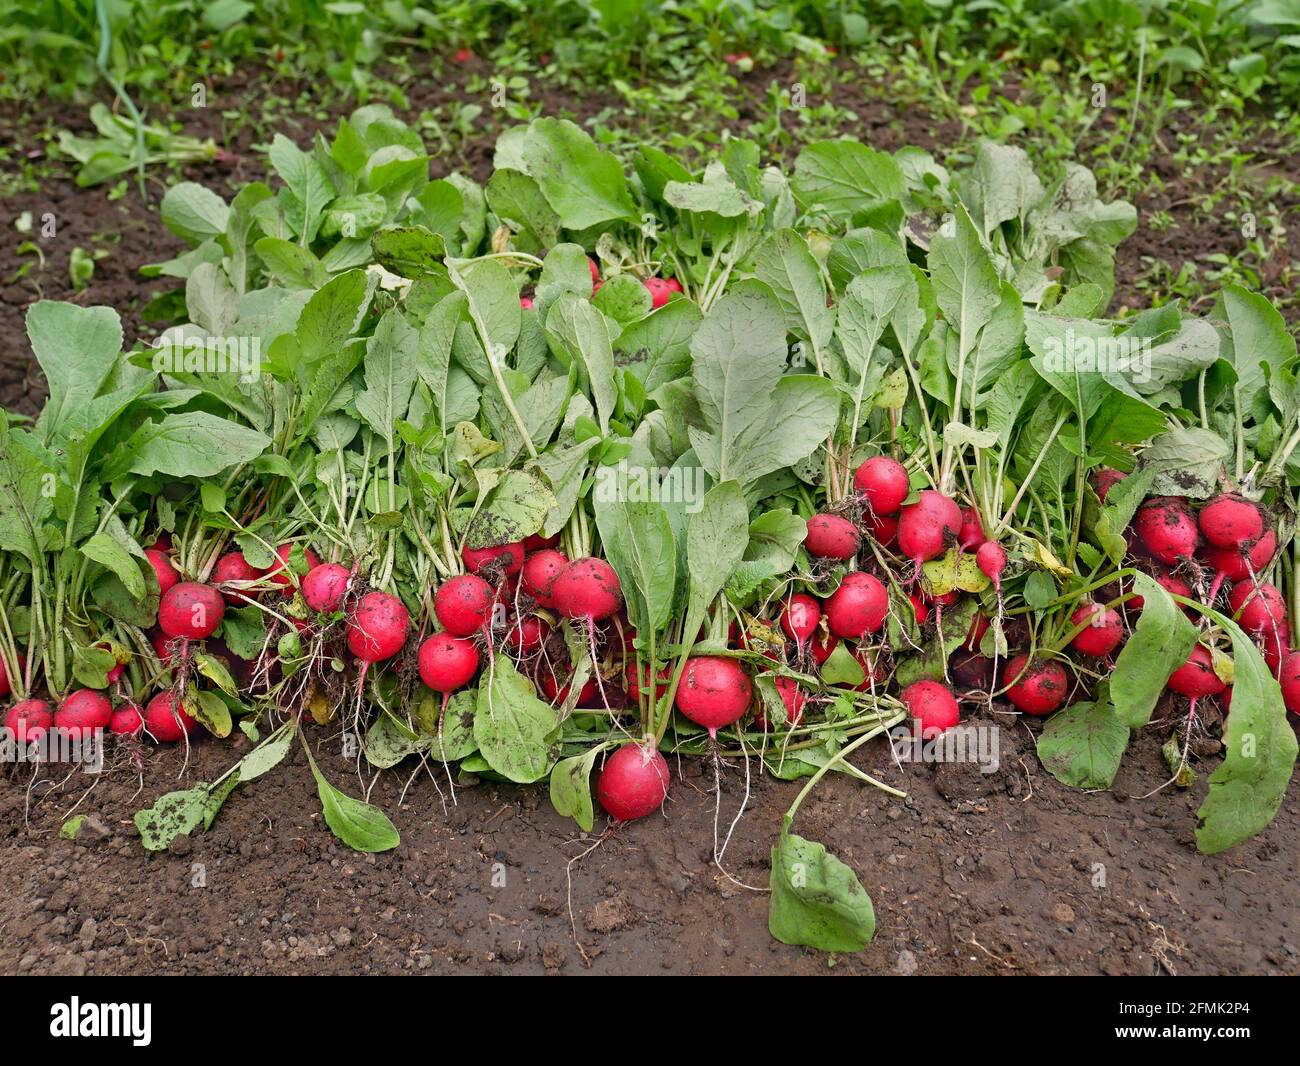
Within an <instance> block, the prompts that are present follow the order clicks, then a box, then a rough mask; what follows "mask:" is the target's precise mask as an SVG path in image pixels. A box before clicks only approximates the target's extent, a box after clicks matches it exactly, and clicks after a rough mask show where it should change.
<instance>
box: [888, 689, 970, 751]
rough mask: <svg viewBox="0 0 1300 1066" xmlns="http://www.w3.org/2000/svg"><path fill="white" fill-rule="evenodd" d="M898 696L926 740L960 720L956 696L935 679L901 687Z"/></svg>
mask: <svg viewBox="0 0 1300 1066" xmlns="http://www.w3.org/2000/svg"><path fill="white" fill-rule="evenodd" d="M898 698H899V700H900V701H901V702H902V704H903V706H904V707H906V708H907V711H908V713H909V714H910V715H911V716H912V717H913V718H915V719H916V720H917V722H919V723H920V727H921V736H922V738H924V739H926V740H928V739H930V738H931V737H935V736H938V735H939V734H940V733H942V732H944V731H945V730H948V729H951V728H952V727H953V726H955V725H956V724H957V723H958V722H959V721H960V720H961V713H960V711H958V709H957V697H956V696H954V695H953V694H952V692H951V691H950V690H949V689H947V688H945V687H944V686H943V685H941V684H939V682H937V681H917V682H915V683H914V684H911V685H908V686H907V688H905V689H903V691H902V692H901V693H900V694H899V697H898Z"/></svg>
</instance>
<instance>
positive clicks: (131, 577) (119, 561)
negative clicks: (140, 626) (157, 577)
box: [81, 533, 145, 600]
mask: <svg viewBox="0 0 1300 1066" xmlns="http://www.w3.org/2000/svg"><path fill="white" fill-rule="evenodd" d="M81 552H82V554H83V555H85V556H86V558H88V559H93V560H95V562H97V563H99V564H100V565H102V566H105V567H107V568H108V569H109V570H111V571H112V572H113V573H114V574H116V575H117V577H118V580H120V581H121V582H122V585H123V587H124V588H125V589H126V591H127V593H128V594H129V595H130V596H131V597H132V598H133V599H136V600H142V599H144V594H145V584H144V575H143V574H141V572H140V564H139V562H138V561H137V560H136V559H135V558H134V557H133V556H132V555H131V553H130V552H128V551H127V550H126V548H124V547H123V546H122V545H121V544H120V543H118V541H117V540H116V539H114V538H113V537H111V536H110V535H109V534H107V533H96V534H95V535H94V536H93V537H91V538H90V539H89V540H88V541H86V543H85V544H83V545H82V546H81Z"/></svg>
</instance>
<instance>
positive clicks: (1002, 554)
mask: <svg viewBox="0 0 1300 1066" xmlns="http://www.w3.org/2000/svg"><path fill="white" fill-rule="evenodd" d="M975 565H976V566H978V567H979V568H980V573H981V574H983V575H984V576H985V577H987V578H988V579H989V580H990V581H992V582H993V591H994V592H996V593H997V594H998V595H999V596H1001V595H1002V571H1003V570H1005V569H1006V568H1007V551H1006V549H1005V548H1004V547H1002V545H1001V544H999V543H998V542H997V541H996V540H986V541H985V542H984V543H983V544H981V545H980V546H979V551H977V552H976V553H975Z"/></svg>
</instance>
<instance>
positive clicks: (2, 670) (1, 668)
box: [0, 655, 24, 700]
mask: <svg viewBox="0 0 1300 1066" xmlns="http://www.w3.org/2000/svg"><path fill="white" fill-rule="evenodd" d="M23 665H24V664H23V657H22V656H21V655H20V656H18V672H19V673H22V670H23ZM12 691H13V684H12V683H11V682H10V680H9V671H8V669H7V668H6V667H5V661H4V659H3V658H0V700H2V699H4V698H5V697H6V696H8V695H9V693H10V692H12Z"/></svg>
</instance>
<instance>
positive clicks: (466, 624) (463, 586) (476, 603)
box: [433, 574, 493, 637]
mask: <svg viewBox="0 0 1300 1066" xmlns="http://www.w3.org/2000/svg"><path fill="white" fill-rule="evenodd" d="M492 602H493V595H492V586H491V585H489V584H488V583H487V582H486V581H484V580H483V579H482V578H481V577H478V576H476V575H474V574H459V575H457V576H456V577H452V578H448V579H447V580H446V581H444V582H443V583H442V584H441V585H439V586H438V591H437V592H435V593H434V594H433V613H434V614H435V615H437V616H438V621H439V622H440V623H441V624H442V628H443V629H445V630H446V631H447V632H448V633H450V634H451V635H452V636H453V637H468V636H472V635H473V634H475V633H477V632H478V631H479V630H481V629H483V628H485V627H486V626H488V625H489V624H490V622H491V620H492Z"/></svg>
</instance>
